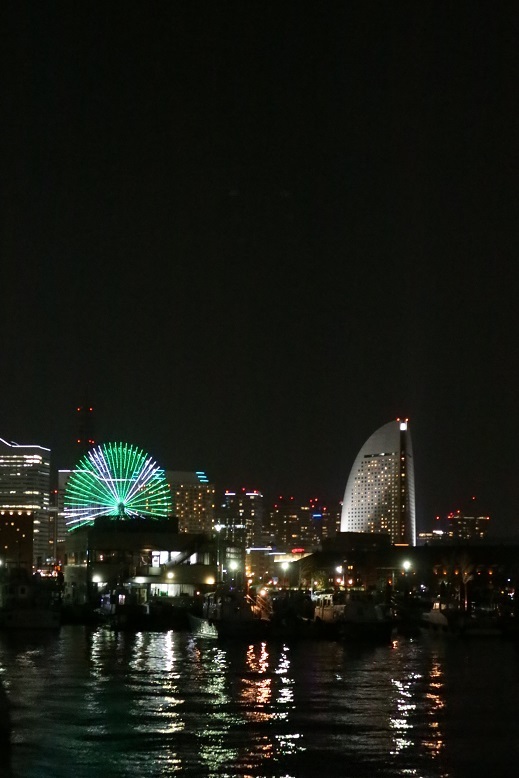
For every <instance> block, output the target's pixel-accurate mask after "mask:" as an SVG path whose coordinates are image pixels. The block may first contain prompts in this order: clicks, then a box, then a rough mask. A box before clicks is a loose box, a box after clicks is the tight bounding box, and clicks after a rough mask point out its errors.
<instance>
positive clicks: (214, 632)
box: [188, 613, 270, 640]
mask: <svg viewBox="0 0 519 778" xmlns="http://www.w3.org/2000/svg"><path fill="white" fill-rule="evenodd" d="M188 618H189V626H190V629H191V631H192V632H193V634H195V635H196V636H197V637H204V638H212V639H214V638H233V639H241V640H264V639H266V638H267V637H269V633H270V624H269V622H268V621H267V620H265V619H244V620H241V621H240V620H239V619H236V620H232V619H220V620H214V621H213V620H211V619H206V618H203V617H201V616H195V615H194V614H192V613H190V614H188Z"/></svg>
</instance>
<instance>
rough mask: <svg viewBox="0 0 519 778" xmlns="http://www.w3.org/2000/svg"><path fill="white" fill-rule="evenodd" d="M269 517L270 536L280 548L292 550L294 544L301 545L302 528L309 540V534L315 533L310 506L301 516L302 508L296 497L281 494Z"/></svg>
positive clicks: (277, 547)
mask: <svg viewBox="0 0 519 778" xmlns="http://www.w3.org/2000/svg"><path fill="white" fill-rule="evenodd" d="M301 518H302V524H301ZM269 519H270V522H269V523H270V537H271V540H272V542H273V543H274V545H275V547H276V549H278V550H283V551H290V549H292V548H294V546H299V545H300V544H301V543H302V542H303V541H302V538H301V531H302V530H303V533H304V535H305V537H306V539H307V540H308V535H309V534H310V533H313V529H314V524H313V517H312V516H311V515H310V508H308V511H303V516H302V517H301V515H300V508H299V506H298V505H297V503H296V501H295V499H294V497H284V496H283V495H282V494H280V495H279V496H278V498H277V499H276V501H275V503H274V505H273V507H272V510H271V511H270V517H269ZM312 539H313V534H312Z"/></svg>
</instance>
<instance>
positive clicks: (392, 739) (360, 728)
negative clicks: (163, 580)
mask: <svg viewBox="0 0 519 778" xmlns="http://www.w3.org/2000/svg"><path fill="white" fill-rule="evenodd" d="M469 672H470V674H471V675H470V676H469ZM0 675H1V678H2V680H3V683H4V685H5V687H6V689H7V692H8V694H9V696H10V698H11V700H12V703H13V716H12V717H13V722H14V733H13V742H14V755H13V775H14V776H15V777H16V778H33V777H34V778H45V776H55V777H56V778H60V776H63V778H65V776H67V778H68V776H71V775H72V776H74V778H82V776H84V777H85V778H90V777H91V776H94V775H98V774H101V775H106V776H116V777H119V776H120V777H121V778H122V777H123V776H131V777H132V778H134V776H140V775H149V776H171V775H175V774H177V773H182V774H186V775H193V776H230V777H232V776H285V777H287V778H288V777H289V776H315V775H318V774H320V773H323V772H324V773H326V775H330V776H332V775H333V776H335V775H337V776H339V775H340V776H353V777H355V776H360V777H361V776H369V777H370V778H371V777H372V776H388V777H391V776H403V775H409V776H416V777H417V778H439V777H440V776H441V777H442V778H457V776H464V775H465V774H467V773H466V772H465V771H466V769H467V766H470V769H471V772H470V774H471V775H474V774H482V772H481V773H478V772H477V768H478V767H479V768H480V769H481V771H483V769H487V768H488V769H490V768H491V767H492V764H495V761H496V753H495V751H496V747H497V746H502V743H501V738H503V739H504V738H505V736H506V739H507V752H506V756H507V759H508V758H509V757H510V756H513V755H515V757H516V758H517V757H518V756H519V754H518V753H517V751H518V749H519V746H518V745H516V744H517V743H519V737H517V735H519V731H518V730H519V726H518V715H517V712H516V699H517V692H518V691H519V688H518V687H519V671H518V662H517V652H516V650H515V648H514V646H513V645H510V644H507V643H505V642H501V641H491V642H488V643H486V644H484V643H481V642H479V643H477V642H474V643H463V642H461V641H460V642H458V643H451V644H448V643H431V642H427V640H425V639H423V640H422V639H418V640H404V639H402V640H398V641H395V642H394V643H393V645H392V646H379V647H376V648H362V649H360V648H359V649H352V648H348V647H346V646H344V645H342V644H340V643H334V642H317V641H316V642H313V641H301V642H300V643H294V644H286V643H283V642H273V643H254V644H251V645H246V644H244V643H229V644H227V643H219V642H216V641H212V642H211V641H204V640H199V639H195V638H194V637H193V636H191V635H190V634H188V633H183V632H168V633H138V634H123V633H119V634H115V633H112V632H110V631H108V630H105V629H98V630H94V631H90V630H88V629H84V628H82V627H65V628H63V629H62V630H61V634H60V635H58V636H52V637H41V636H40V637H39V636H23V637H19V638H18V637H15V636H8V635H5V634H0ZM503 678H504V679H505V680H504V681H503ZM493 689H498V690H499V695H496V694H494V693H493ZM482 713H484V717H485V719H484V721H481V717H482ZM468 722H469V723H470V728H469V730H468V731H467V726H466V725H467V723H468ZM470 729H471V730H472V732H471V731H470ZM474 731H476V732H479V733H480V736H479V737H478V742H477V743H475V742H474V737H473V732H474ZM483 731H485V732H486V733H487V734H486V738H485V736H482V735H481V733H482V732H483ZM489 733H492V736H491V737H490V735H489ZM475 749H477V760H476V758H475V757H474V755H473V754H474V750H475ZM494 774H497V773H495V771H494Z"/></svg>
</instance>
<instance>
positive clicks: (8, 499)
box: [0, 438, 52, 568]
mask: <svg viewBox="0 0 519 778" xmlns="http://www.w3.org/2000/svg"><path fill="white" fill-rule="evenodd" d="M49 493H50V449H48V448H45V447H44V446H38V445H22V444H19V443H14V442H12V441H11V442H9V441H7V440H3V439H2V438H0V511H5V512H8V513H10V511H13V514H12V515H15V513H16V512H17V511H21V513H20V514H19V515H20V516H25V517H27V516H28V515H29V513H30V515H31V518H32V545H33V551H32V553H33V559H32V563H33V564H34V565H35V566H36V567H38V568H40V567H42V565H45V564H46V563H47V561H49V562H50V561H52V549H51V548H50V547H49V531H48V529H49V528H48V524H49V521H48V519H49V517H48V512H49Z"/></svg>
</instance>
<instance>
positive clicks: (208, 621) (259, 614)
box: [188, 588, 271, 640]
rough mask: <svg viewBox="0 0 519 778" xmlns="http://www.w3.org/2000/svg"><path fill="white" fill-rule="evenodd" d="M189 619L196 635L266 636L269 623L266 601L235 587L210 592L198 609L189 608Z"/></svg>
mask: <svg viewBox="0 0 519 778" xmlns="http://www.w3.org/2000/svg"><path fill="white" fill-rule="evenodd" d="M188 619H189V624H190V628H191V631H192V632H193V633H194V634H195V635H196V636H197V637H210V638H241V639H246V640H258V639H265V638H267V637H268V635H269V630H270V626H271V621H270V613H269V610H268V607H267V605H266V604H265V603H263V602H259V601H258V600H253V599H252V598H251V597H250V596H249V595H247V594H246V593H244V592H239V591H237V590H235V589H223V588H222V589H217V590H216V591H214V592H209V593H208V594H206V595H205V597H204V599H203V602H202V609H201V613H195V612H193V611H190V612H189V613H188Z"/></svg>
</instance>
